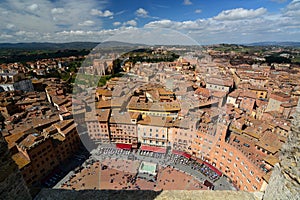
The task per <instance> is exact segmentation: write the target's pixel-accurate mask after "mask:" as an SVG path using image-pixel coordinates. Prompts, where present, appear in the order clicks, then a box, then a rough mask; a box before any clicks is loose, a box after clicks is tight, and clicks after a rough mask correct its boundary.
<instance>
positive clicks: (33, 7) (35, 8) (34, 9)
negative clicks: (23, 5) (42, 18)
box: [27, 3, 39, 11]
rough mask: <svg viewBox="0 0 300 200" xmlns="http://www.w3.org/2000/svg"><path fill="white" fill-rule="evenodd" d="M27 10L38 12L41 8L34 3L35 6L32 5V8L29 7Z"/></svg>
mask: <svg viewBox="0 0 300 200" xmlns="http://www.w3.org/2000/svg"><path fill="white" fill-rule="evenodd" d="M27 8H28V10H30V11H36V10H37V9H38V8H39V6H38V5H37V4H35V3H34V4H31V5H30V6H28V7H27Z"/></svg>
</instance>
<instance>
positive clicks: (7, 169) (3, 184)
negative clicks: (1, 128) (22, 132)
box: [0, 133, 31, 200]
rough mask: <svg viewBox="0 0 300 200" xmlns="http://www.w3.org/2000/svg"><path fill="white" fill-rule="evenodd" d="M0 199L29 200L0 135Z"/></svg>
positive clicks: (24, 185) (24, 186) (15, 165)
mask: <svg viewBox="0 0 300 200" xmlns="http://www.w3.org/2000/svg"><path fill="white" fill-rule="evenodd" d="M0 199H5V200H16V199H20V200H27V199H31V196H30V194H29V190H28V188H27V186H26V184H25V181H24V179H23V177H22V175H21V173H20V171H19V169H18V166H17V164H16V163H15V162H14V160H13V159H12V158H11V154H10V152H9V149H8V147H7V142H6V141H5V139H4V138H3V136H2V134H1V133H0Z"/></svg>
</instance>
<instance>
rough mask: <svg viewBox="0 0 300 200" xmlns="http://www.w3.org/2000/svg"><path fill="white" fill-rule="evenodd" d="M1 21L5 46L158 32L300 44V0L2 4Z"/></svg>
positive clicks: (204, 40)
mask: <svg viewBox="0 0 300 200" xmlns="http://www.w3.org/2000/svg"><path fill="white" fill-rule="evenodd" d="M0 19H1V20H0V29H1V30H0V43H6V42H12V43H16V42H73V41H93V42H101V41H104V40H107V39H108V40H110V38H111V37H112V36H114V39H115V38H116V37H115V35H117V34H119V35H120V33H122V34H121V35H122V36H120V38H126V37H129V35H130V37H131V38H133V40H134V38H136V43H141V42H143V41H145V37H142V38H139V35H141V34H144V33H147V31H145V30H158V29H166V30H170V35H173V36H171V37H172V38H173V39H171V40H172V41H176V43H178V44H184V43H185V41H186V40H185V39H182V38H180V37H177V36H176V34H171V33H178V34H179V35H180V34H183V35H185V36H186V37H189V38H191V39H192V40H193V41H195V42H196V43H198V44H203V45H205V44H218V43H236V44H247V43H252V42H262V41H277V42H280V41H296V42H300V0H223V1H221V0H212V1H208V0H151V1H150V0H77V1H72V0H4V1H3V0H1V1H0ZM141 30H143V31H142V32H141ZM163 32H164V34H165V35H168V34H167V33H168V31H163ZM148 33H149V32H148ZM150 33H151V32H150ZM151 35H152V36H151ZM147 37H153V39H154V40H155V39H156V40H158V42H161V43H163V41H164V38H160V35H159V34H148V36H147ZM159 38H160V40H159ZM120 40H122V39H120ZM149 41H151V40H149ZM146 43H147V42H146Z"/></svg>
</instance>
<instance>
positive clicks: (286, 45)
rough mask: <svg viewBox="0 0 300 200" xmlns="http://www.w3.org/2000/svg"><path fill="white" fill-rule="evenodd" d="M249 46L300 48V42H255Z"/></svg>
mask: <svg viewBox="0 0 300 200" xmlns="http://www.w3.org/2000/svg"><path fill="white" fill-rule="evenodd" d="M247 45H249V46H283V47H300V42H255V43H250V44H247Z"/></svg>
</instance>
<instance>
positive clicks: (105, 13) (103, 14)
mask: <svg viewBox="0 0 300 200" xmlns="http://www.w3.org/2000/svg"><path fill="white" fill-rule="evenodd" d="M91 15H98V16H100V17H112V16H113V15H114V13H113V12H111V11H109V10H105V11H101V10H97V9H92V10H91Z"/></svg>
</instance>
